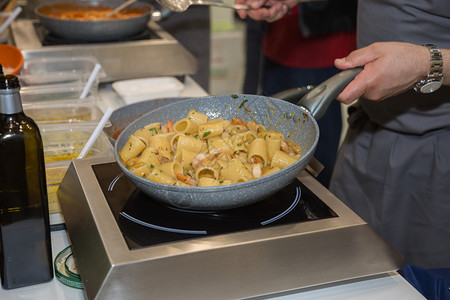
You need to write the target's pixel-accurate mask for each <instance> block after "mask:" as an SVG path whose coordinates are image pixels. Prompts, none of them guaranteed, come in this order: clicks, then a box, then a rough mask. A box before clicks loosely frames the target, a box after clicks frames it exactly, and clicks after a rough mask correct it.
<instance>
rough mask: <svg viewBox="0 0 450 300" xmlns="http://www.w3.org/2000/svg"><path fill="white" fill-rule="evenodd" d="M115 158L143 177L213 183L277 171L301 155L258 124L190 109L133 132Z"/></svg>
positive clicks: (185, 183) (187, 183)
mask: <svg viewBox="0 0 450 300" xmlns="http://www.w3.org/2000/svg"><path fill="white" fill-rule="evenodd" d="M119 156H120V158H121V159H122V162H123V163H124V164H125V166H126V167H127V169H129V170H130V171H131V172H133V173H134V174H136V175H138V176H141V177H143V178H146V179H149V180H153V181H156V182H160V183H165V184H170V185H178V186H219V185H228V184H234V183H239V182H245V181H249V180H252V179H256V178H260V177H262V176H266V175H269V174H273V173H275V172H277V171H279V170H282V169H284V168H286V167H287V166H289V165H291V164H293V163H295V162H296V161H297V160H298V159H299V158H300V157H301V148H300V146H298V145H297V144H296V143H294V142H292V141H287V140H285V138H284V136H283V134H282V133H280V132H275V131H268V130H266V128H264V126H263V125H261V124H256V123H255V122H248V123H245V122H244V121H242V120H239V119H235V118H233V119H232V120H222V119H208V117H207V116H206V115H204V114H202V113H199V112H197V111H195V110H191V111H189V113H188V115H187V116H186V118H184V119H181V120H179V121H177V122H176V123H173V122H172V120H169V121H168V122H167V124H165V125H161V123H151V124H148V125H146V126H144V127H143V128H141V129H138V130H136V131H135V132H134V133H133V134H132V135H131V136H130V138H129V139H128V141H127V142H126V143H125V145H124V147H123V148H122V149H121V151H120V152H119Z"/></svg>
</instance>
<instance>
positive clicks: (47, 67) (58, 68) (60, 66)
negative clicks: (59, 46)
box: [22, 56, 106, 80]
mask: <svg viewBox="0 0 450 300" xmlns="http://www.w3.org/2000/svg"><path fill="white" fill-rule="evenodd" d="M97 63H98V60H97V59H96V58H95V57H91V56H84V57H72V58H67V57H60V58H58V57H55V58H41V59H29V60H26V61H25V62H24V64H23V70H22V73H23V75H36V74H38V75H48V74H49V73H53V74H55V73H61V72H63V73H78V74H91V73H92V70H94V67H95V65H96V64H97ZM105 77H106V73H105V71H104V70H103V69H100V71H99V73H98V78H100V79H101V78H105ZM55 79H56V78H55ZM56 80H57V79H56Z"/></svg>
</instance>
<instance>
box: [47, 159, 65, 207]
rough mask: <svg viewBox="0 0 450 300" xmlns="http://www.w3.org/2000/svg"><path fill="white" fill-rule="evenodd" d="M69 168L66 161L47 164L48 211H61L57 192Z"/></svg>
mask: <svg viewBox="0 0 450 300" xmlns="http://www.w3.org/2000/svg"><path fill="white" fill-rule="evenodd" d="M68 168H69V166H68V165H66V164H64V163H63V164H59V165H58V164H57V165H50V166H46V168H45V175H46V177H47V194H48V211H49V213H50V214H56V213H60V212H61V205H60V204H59V200H58V196H57V194H56V192H57V191H58V188H59V185H60V184H61V181H62V180H63V178H64V175H66V172H67V169H68Z"/></svg>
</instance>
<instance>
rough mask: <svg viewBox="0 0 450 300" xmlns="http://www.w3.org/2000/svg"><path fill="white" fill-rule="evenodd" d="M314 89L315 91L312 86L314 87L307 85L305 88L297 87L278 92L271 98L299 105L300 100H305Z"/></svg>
mask: <svg viewBox="0 0 450 300" xmlns="http://www.w3.org/2000/svg"><path fill="white" fill-rule="evenodd" d="M313 89H314V86H312V85H307V86H303V87H295V88H292V89H288V90H284V91H281V92H278V93H276V94H273V95H272V96H270V97H272V98H276V99H280V100H284V101H288V102H291V103H294V104H296V103H298V101H299V99H301V98H303V97H304V96H305V95H306V94H308V93H309V92H310V91H312V90H313Z"/></svg>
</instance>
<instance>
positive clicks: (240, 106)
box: [239, 99, 248, 108]
mask: <svg viewBox="0 0 450 300" xmlns="http://www.w3.org/2000/svg"><path fill="white" fill-rule="evenodd" d="M247 102H248V100H247V99H244V101H242V102H241V104H240V105H239V108H242V107H244V104H245V103H247Z"/></svg>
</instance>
